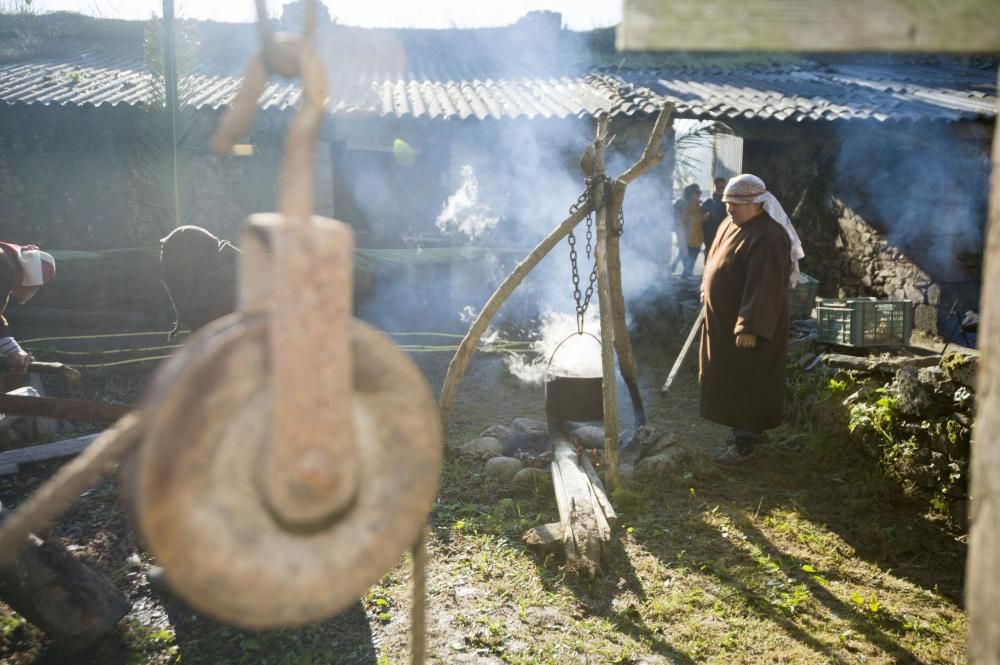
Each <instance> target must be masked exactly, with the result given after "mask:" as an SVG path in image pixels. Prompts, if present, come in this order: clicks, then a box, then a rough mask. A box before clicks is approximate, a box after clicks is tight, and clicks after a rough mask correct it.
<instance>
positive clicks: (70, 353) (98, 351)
mask: <svg viewBox="0 0 1000 665" xmlns="http://www.w3.org/2000/svg"><path fill="white" fill-rule="evenodd" d="M25 343H27V342H25ZM179 348H181V345H180V344H165V345H163V346H144V347H137V348H134V349H95V350H93V351H66V350H63V349H47V348H45V347H42V348H40V349H38V352H39V353H54V354H56V355H59V356H110V355H113V354H116V353H138V352H140V351H163V350H164V349H179Z"/></svg>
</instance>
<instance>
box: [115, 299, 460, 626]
mask: <svg viewBox="0 0 1000 665" xmlns="http://www.w3.org/2000/svg"><path fill="white" fill-rule="evenodd" d="M290 325H294V323H291V324H290ZM351 336H352V343H351V346H352V353H353V357H354V377H353V383H354V394H353V404H352V405H351V408H352V416H353V421H354V432H355V434H354V443H355V445H356V447H357V451H358V457H359V469H358V483H357V486H358V491H357V494H356V495H355V498H354V501H353V503H351V504H350V506H349V507H348V508H347V510H345V511H343V512H342V513H340V514H338V515H336V516H335V517H333V518H332V520H331V522H330V523H328V524H320V525H314V526H312V527H310V528H309V529H307V530H306V529H302V528H301V527H294V526H289V525H288V524H285V523H283V522H282V521H281V520H280V519H279V518H278V517H277V516H276V515H274V514H273V512H272V511H271V510H270V509H269V506H268V503H267V502H265V501H264V500H263V498H262V496H261V492H260V491H259V475H260V472H261V469H260V468H259V467H260V466H261V465H260V464H259V463H258V462H259V460H261V459H263V458H264V457H265V456H264V455H263V451H264V448H265V446H268V445H271V442H270V438H271V422H272V418H271V404H272V400H271V391H272V389H273V386H272V385H271V383H270V380H269V376H270V372H269V357H268V356H269V354H268V334H267V321H266V318H265V317H264V315H244V314H239V313H238V314H233V315H231V316H229V317H226V318H224V319H221V320H219V321H216V322H215V323H214V324H212V325H210V326H209V327H207V328H205V329H203V330H202V331H201V332H199V333H198V334H197V335H195V336H193V337H192V338H191V339H190V340H189V341H188V344H187V345H186V346H185V348H184V349H183V350H182V351H181V352H180V353H179V354H178V355H177V356H176V357H175V358H173V359H171V360H170V361H169V362H167V363H166V364H165V365H164V367H163V368H162V370H161V371H160V372H159V373H158V375H157V376H156V378H155V380H154V382H153V384H152V385H151V387H150V391H149V394H148V395H147V399H146V402H145V405H144V419H145V438H144V441H143V443H142V445H141V446H140V448H139V450H138V454H137V456H136V457H135V458H134V460H133V461H132V464H131V466H130V469H127V470H126V472H127V473H130V474H131V475H132V477H131V478H128V479H127V483H126V484H127V485H128V486H129V487H128V488H127V489H128V490H129V491H128V492H127V494H129V495H131V501H132V503H133V509H134V513H135V516H136V518H137V520H138V522H139V531H140V533H141V535H142V537H143V540H144V542H145V544H146V546H147V547H148V548H149V550H150V551H151V552H152V553H153V554H154V555H155V556H156V558H157V559H158V560H159V562H160V564H161V565H162V566H163V569H164V573H165V575H166V578H167V581H168V582H169V583H170V586H171V588H173V589H174V590H175V591H176V592H177V593H178V594H179V595H180V596H181V597H183V598H184V599H185V600H186V601H187V602H188V603H190V604H191V605H192V606H193V607H195V608H197V609H198V610H200V611H202V612H204V613H206V614H209V615H211V616H213V617H216V618H218V619H220V620H222V621H225V622H228V623H231V624H235V625H238V626H243V627H247V628H268V627H278V626H288V625H297V624H303V623H307V622H311V621H315V620H318V619H322V618H324V617H327V616H330V615H331V614H334V613H336V612H338V611H340V610H342V609H344V608H346V607H348V606H349V605H351V604H352V603H354V602H356V601H357V599H358V598H359V597H360V596H361V595H362V594H363V593H364V591H365V589H367V588H368V587H369V586H371V585H372V584H374V583H375V582H377V581H378V579H379V578H380V577H381V576H382V575H383V574H384V573H386V572H387V571H388V570H390V569H391V568H392V567H393V566H394V565H396V564H397V563H398V561H399V559H400V557H401V555H402V554H403V552H404V551H405V550H406V549H407V548H408V547H410V546H411V545H412V544H413V543H414V542H416V540H417V537H418V535H419V534H420V532H421V530H422V529H423V528H424V527H425V524H426V517H427V514H428V513H429V512H430V509H431V505H432V503H433V501H434V498H435V495H436V493H437V483H438V478H439V474H440V467H441V455H442V451H441V430H440V422H439V416H438V412H437V408H436V405H435V403H434V399H433V397H432V395H431V393H430V390H429V388H428V386H427V383H426V382H425V380H424V378H423V376H422V375H421V373H420V371H419V370H418V369H417V367H416V366H415V365H414V364H413V362H412V361H411V360H410V359H409V358H408V357H407V356H405V355H404V354H403V353H402V352H401V351H400V350H399V349H397V348H396V347H395V346H394V345H393V344H392V343H391V342H390V341H389V340H388V339H387V338H386V337H385V336H384V335H382V334H381V333H379V332H378V331H376V330H375V329H374V328H372V327H370V326H368V325H366V324H364V323H361V322H358V321H354V322H353V325H352V329H351ZM301 351H302V353H308V352H309V350H308V349H302V350H301ZM321 364H322V363H321V359H317V365H318V366H319V365H321ZM302 418H303V420H304V421H305V422H306V423H308V419H309V414H302ZM315 435H316V436H317V437H322V436H323V435H324V432H316V433H315ZM275 443H276V445H280V442H275Z"/></svg>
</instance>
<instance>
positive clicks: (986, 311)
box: [965, 109, 1000, 663]
mask: <svg viewBox="0 0 1000 665" xmlns="http://www.w3.org/2000/svg"><path fill="white" fill-rule="evenodd" d="M998 110H1000V109H998ZM997 280H1000V132H995V133H994V135H993V175H992V178H991V180H990V216H989V223H988V226H987V229H986V248H985V252H984V254H983V290H982V295H981V298H982V300H981V301H980V309H979V341H980V343H981V344H982V347H981V348H980V352H981V355H980V357H979V372H978V376H977V381H978V385H977V387H976V395H977V396H978V398H977V400H976V427H975V430H974V432H973V441H972V455H971V459H970V471H971V473H970V478H971V486H970V488H969V495H970V496H971V497H972V512H971V518H970V525H969V558H968V561H967V564H966V577H965V579H966V582H965V598H966V610H967V611H968V613H969V649H968V657H969V662H970V663H995V662H997V654H1000V622H998V621H997V619H996V617H997V608H998V607H1000V286H998V285H1000V282H998V281H997Z"/></svg>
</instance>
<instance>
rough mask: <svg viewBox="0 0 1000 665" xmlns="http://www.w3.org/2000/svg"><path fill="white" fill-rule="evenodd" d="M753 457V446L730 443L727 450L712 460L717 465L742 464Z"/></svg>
mask: <svg viewBox="0 0 1000 665" xmlns="http://www.w3.org/2000/svg"><path fill="white" fill-rule="evenodd" d="M751 457H753V446H738V445H736V444H735V443H730V444H729V445H728V446H726V448H725V449H724V450H723V451H722V452H720V453H719V454H717V455H716V456H715V457H713V458H712V461H714V462H715V463H716V464H742V463H743V462H745V461H747V460H748V459H750V458H751Z"/></svg>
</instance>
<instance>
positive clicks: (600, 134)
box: [592, 114, 618, 490]
mask: <svg viewBox="0 0 1000 665" xmlns="http://www.w3.org/2000/svg"><path fill="white" fill-rule="evenodd" d="M608 124H609V118H608V116H607V114H604V115H602V116H601V117H600V118H599V119H598V120H597V137H596V138H595V139H594V154H593V158H594V163H593V171H592V177H593V178H594V179H595V181H596V182H597V183H598V184H597V186H596V187H595V188H594V194H593V198H594V209H595V210H596V211H597V215H596V216H597V220H596V221H595V224H594V226H596V227H597V234H596V235H597V237H596V239H595V240H594V245H595V250H594V258H595V261H596V263H597V296H598V298H599V301H600V305H601V375H602V376H603V377H604V463H605V465H606V467H605V468H606V471H605V478H606V479H607V482H608V488H609V489H611V490H614V488H616V487H618V397H617V395H616V394H615V357H614V356H615V329H614V323H613V321H612V318H613V316H612V310H613V308H614V306H613V305H612V304H611V277H610V275H609V273H608V207H607V198H606V193H605V188H604V179H603V176H604V142H605V141H606V140H607V137H608Z"/></svg>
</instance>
